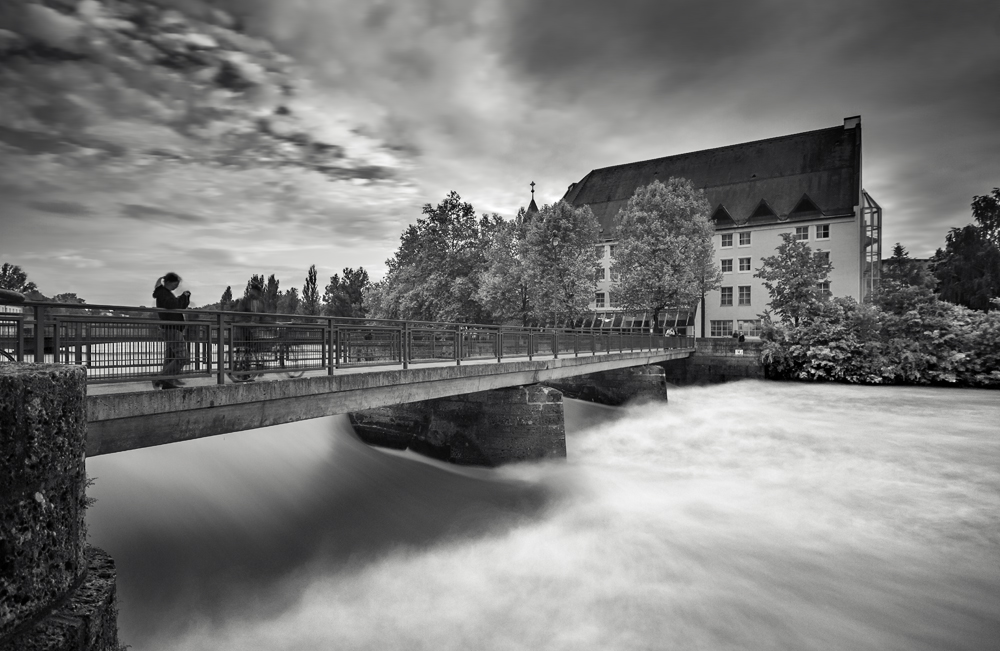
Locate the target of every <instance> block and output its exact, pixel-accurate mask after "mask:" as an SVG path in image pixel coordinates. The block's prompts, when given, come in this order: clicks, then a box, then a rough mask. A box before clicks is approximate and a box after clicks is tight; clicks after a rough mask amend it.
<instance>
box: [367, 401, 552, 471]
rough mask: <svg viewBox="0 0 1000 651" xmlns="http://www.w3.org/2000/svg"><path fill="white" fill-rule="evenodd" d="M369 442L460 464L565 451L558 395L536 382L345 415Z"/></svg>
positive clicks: (532, 457) (490, 463) (540, 456)
mask: <svg viewBox="0 0 1000 651" xmlns="http://www.w3.org/2000/svg"><path fill="white" fill-rule="evenodd" d="M349 417H350V420H351V424H352V425H354V431H355V432H357V434H358V436H359V437H360V438H361V440H363V441H365V442H366V443H368V444H369V445H377V446H382V447H390V448H395V449H411V450H413V451H414V452H419V453H420V454H424V455H426V456H429V457H432V458H435V459H441V460H443V461H449V462H451V463H455V464H460V465H477V466H498V465H502V464H504V463H512V462H517V461H532V460H538V459H547V458H563V457H565V456H566V431H565V429H564V421H563V404H562V394H561V393H559V392H558V391H556V390H555V389H552V388H549V387H544V386H540V385H531V386H523V387H512V388H506V389H498V390H494V391H480V392H477V393H468V394H464V395H459V396H451V397H447V398H439V399H436V400H425V401H421V402H413V403H408V404H400V405H392V406H387V407H380V408H376V409H367V410H364V411H358V412H352V413H350V414H349Z"/></svg>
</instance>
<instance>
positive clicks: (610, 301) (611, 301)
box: [608, 292, 618, 308]
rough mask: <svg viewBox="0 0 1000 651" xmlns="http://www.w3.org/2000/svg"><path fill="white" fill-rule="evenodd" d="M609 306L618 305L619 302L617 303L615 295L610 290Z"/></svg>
mask: <svg viewBox="0 0 1000 651" xmlns="http://www.w3.org/2000/svg"><path fill="white" fill-rule="evenodd" d="M608 307H609V308H611V307H618V304H617V303H615V295H614V293H612V292H608Z"/></svg>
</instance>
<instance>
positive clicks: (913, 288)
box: [874, 242, 936, 314]
mask: <svg viewBox="0 0 1000 651" xmlns="http://www.w3.org/2000/svg"><path fill="white" fill-rule="evenodd" d="M935 284H936V281H935V279H934V276H933V275H932V274H931V272H930V270H929V269H928V267H927V265H926V264H925V263H924V262H923V261H921V260H914V259H912V258H911V257H910V254H909V253H907V251H906V247H904V246H903V245H902V244H900V243H899V242H896V245H895V246H894V247H893V248H892V257H891V258H889V259H888V260H883V261H882V273H881V279H880V281H879V286H878V288H877V289H876V291H875V296H874V302H875V304H877V305H878V306H879V307H881V308H882V309H883V310H886V311H887V312H891V313H894V314H904V313H906V312H908V311H909V310H911V309H913V308H914V307H916V306H917V305H918V304H922V303H926V302H928V301H931V300H935V299H934V291H933V290H934V286H935Z"/></svg>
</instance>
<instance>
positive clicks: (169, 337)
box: [153, 271, 191, 389]
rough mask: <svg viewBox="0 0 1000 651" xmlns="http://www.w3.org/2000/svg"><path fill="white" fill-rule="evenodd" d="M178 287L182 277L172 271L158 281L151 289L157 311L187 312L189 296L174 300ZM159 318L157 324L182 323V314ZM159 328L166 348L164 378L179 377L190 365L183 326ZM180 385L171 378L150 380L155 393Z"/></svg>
mask: <svg viewBox="0 0 1000 651" xmlns="http://www.w3.org/2000/svg"><path fill="white" fill-rule="evenodd" d="M180 284H181V277H180V276H178V275H177V274H175V273H174V272H172V271H171V272H169V273H166V274H164V275H163V276H161V277H160V278H158V279H157V281H156V285H155V286H154V287H153V298H155V299H156V307H158V308H162V309H166V310H184V309H187V307H188V305H190V304H191V292H189V291H185V292H183V293H182V294H181V295H180V296H174V292H175V291H176V290H177V287H178V286H179V285H180ZM159 316H160V320H162V321H169V322H171V323H174V322H177V321H181V322H183V321H184V315H183V314H176V313H174V314H171V313H170V312H160V313H159ZM160 327H161V329H162V330H163V340H164V344H165V345H164V348H163V375H166V376H171V375H178V374H180V372H181V370H182V369H183V368H184V367H185V366H186V365H187V364H188V363H189V362H190V361H191V357H190V354H189V353H188V345H187V341H185V340H184V326H183V325H162V326H160ZM183 384H184V383H183V382H182V381H181V380H178V379H176V378H170V377H168V378H167V379H165V380H153V388H156V389H176V388H178V387H180V386H182V385H183Z"/></svg>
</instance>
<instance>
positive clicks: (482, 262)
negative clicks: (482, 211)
mask: <svg viewBox="0 0 1000 651" xmlns="http://www.w3.org/2000/svg"><path fill="white" fill-rule="evenodd" d="M423 215H424V216H423V217H421V218H419V219H417V222H416V224H411V225H410V226H408V227H407V228H406V230H405V231H404V232H403V235H402V236H401V237H400V244H399V248H398V249H397V250H396V253H395V255H394V256H393V257H392V258H390V259H389V260H387V261H386V266H387V267H388V272H387V273H386V276H385V278H384V279H383V280H382V282H381V283H379V284H378V285H377V286H376V287H374V288H373V294H377V295H373V296H371V305H370V308H371V311H372V316H377V317H381V318H399V319H419V320H427V321H465V322H482V321H485V320H488V319H489V317H490V315H489V314H488V312H487V311H486V310H485V309H484V308H483V306H482V305H481V304H480V303H479V301H478V300H477V298H476V297H477V293H478V290H479V279H480V278H481V276H482V272H483V271H484V270H485V269H486V250H487V248H488V246H489V242H490V241H491V240H492V238H493V234H494V233H495V232H496V230H497V229H498V228H499V227H500V224H501V223H502V222H503V220H502V219H501V218H500V217H499V216H497V215H492V216H486V215H483V216H482V218H479V219H477V218H476V214H475V209H474V208H473V207H472V205H471V204H469V203H466V202H463V201H462V198H461V197H460V196H459V195H458V193H457V192H454V191H452V192H451V193H449V194H448V196H447V197H445V198H444V200H442V201H441V202H440V203H439V204H438V205H437V206H431V205H430V204H426V205H424V207H423Z"/></svg>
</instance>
